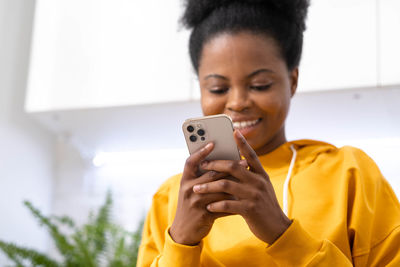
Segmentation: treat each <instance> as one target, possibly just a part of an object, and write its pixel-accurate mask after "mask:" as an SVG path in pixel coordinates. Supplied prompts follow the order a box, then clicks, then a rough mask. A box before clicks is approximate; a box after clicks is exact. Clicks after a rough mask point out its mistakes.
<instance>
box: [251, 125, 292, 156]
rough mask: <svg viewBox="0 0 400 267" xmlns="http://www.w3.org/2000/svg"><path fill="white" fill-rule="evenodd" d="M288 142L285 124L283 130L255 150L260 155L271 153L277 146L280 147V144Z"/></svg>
mask: <svg viewBox="0 0 400 267" xmlns="http://www.w3.org/2000/svg"><path fill="white" fill-rule="evenodd" d="M286 142H287V140H286V135H285V126H283V127H282V128H281V130H280V131H278V133H277V134H276V135H275V136H273V137H272V139H271V140H270V141H269V142H268V143H267V144H265V145H264V146H262V147H260V148H258V149H255V151H256V153H257V155H258V156H261V155H265V154H268V153H270V152H271V151H274V150H275V149H276V148H278V147H279V146H281V145H283V144H284V143H286Z"/></svg>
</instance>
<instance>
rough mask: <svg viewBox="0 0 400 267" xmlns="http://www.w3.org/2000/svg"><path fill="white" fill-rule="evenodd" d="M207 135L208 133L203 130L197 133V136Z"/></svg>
mask: <svg viewBox="0 0 400 267" xmlns="http://www.w3.org/2000/svg"><path fill="white" fill-rule="evenodd" d="M205 133H206V132H205V131H204V130H203V129H199V130H198V131H197V134H198V135H200V136H203V135H204V134H205Z"/></svg>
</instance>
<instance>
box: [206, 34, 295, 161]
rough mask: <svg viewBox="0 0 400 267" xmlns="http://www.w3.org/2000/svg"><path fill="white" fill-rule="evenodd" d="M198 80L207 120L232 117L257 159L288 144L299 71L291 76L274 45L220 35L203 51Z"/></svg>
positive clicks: (246, 37)
mask: <svg viewBox="0 0 400 267" xmlns="http://www.w3.org/2000/svg"><path fill="white" fill-rule="evenodd" d="M198 75H199V82H200V88H201V106H202V109H203V113H204V115H215V114H222V113H223V114H226V115H229V116H230V117H231V118H232V120H233V123H234V127H235V128H236V129H239V130H240V132H241V133H242V134H243V135H244V136H245V138H246V139H247V141H248V142H249V144H250V145H251V146H252V148H253V149H254V150H255V151H256V152H257V154H258V155H262V154H266V153H269V152H270V151H272V150H273V149H275V148H276V147H278V146H279V145H281V144H283V143H284V142H286V137H285V129H284V125H285V119H286V116H287V114H288V110H289V105H290V99H291V97H292V96H293V94H294V93H295V91H296V87H297V77H298V70H297V68H296V69H295V70H293V71H290V72H289V71H288V69H287V66H286V63H285V61H284V60H283V59H282V57H281V56H280V53H279V48H278V47H277V44H276V42H275V41H274V40H273V39H271V38H267V37H264V36H261V35H255V34H252V33H247V32H241V33H237V34H220V35H217V36H216V37H214V38H213V39H211V40H210V41H208V42H207V43H206V44H205V45H204V47H203V51H202V55H201V60H200V66H199V73H198Z"/></svg>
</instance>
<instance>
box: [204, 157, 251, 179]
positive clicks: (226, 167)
mask: <svg viewBox="0 0 400 267" xmlns="http://www.w3.org/2000/svg"><path fill="white" fill-rule="evenodd" d="M201 168H203V169H205V170H209V171H216V172H222V173H228V174H230V175H231V176H233V177H235V178H237V179H239V180H240V181H242V182H245V181H247V180H248V179H249V177H250V176H253V175H254V173H252V172H250V171H249V170H247V168H246V167H245V166H244V165H243V164H241V163H240V162H239V161H237V160H213V161H203V162H202V163H201Z"/></svg>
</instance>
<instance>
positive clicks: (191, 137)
mask: <svg viewBox="0 0 400 267" xmlns="http://www.w3.org/2000/svg"><path fill="white" fill-rule="evenodd" d="M189 139H190V141H192V142H196V141H197V137H196V136H195V135H191V136H190V137H189Z"/></svg>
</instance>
